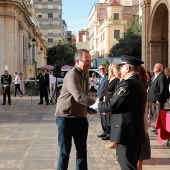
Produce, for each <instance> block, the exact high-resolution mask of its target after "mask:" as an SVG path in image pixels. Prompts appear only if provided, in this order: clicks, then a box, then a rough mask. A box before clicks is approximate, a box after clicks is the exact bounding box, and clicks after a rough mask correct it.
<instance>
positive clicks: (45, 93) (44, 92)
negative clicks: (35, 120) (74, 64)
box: [40, 87, 49, 103]
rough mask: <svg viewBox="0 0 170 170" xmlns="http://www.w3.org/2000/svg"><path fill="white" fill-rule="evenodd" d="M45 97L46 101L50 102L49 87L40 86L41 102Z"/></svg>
mask: <svg viewBox="0 0 170 170" xmlns="http://www.w3.org/2000/svg"><path fill="white" fill-rule="evenodd" d="M43 97H45V101H46V103H49V99H48V89H47V87H45V88H40V103H43Z"/></svg>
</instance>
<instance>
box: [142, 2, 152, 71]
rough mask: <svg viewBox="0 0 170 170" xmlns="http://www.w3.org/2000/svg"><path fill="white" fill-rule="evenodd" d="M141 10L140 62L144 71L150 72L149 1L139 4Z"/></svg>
mask: <svg viewBox="0 0 170 170" xmlns="http://www.w3.org/2000/svg"><path fill="white" fill-rule="evenodd" d="M140 5H141V8H142V60H143V61H144V63H145V68H146V70H151V65H150V63H151V57H150V43H149V28H150V5H151V1H150V0H143V1H142V2H141V4H140Z"/></svg>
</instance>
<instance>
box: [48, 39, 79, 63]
mask: <svg viewBox="0 0 170 170" xmlns="http://www.w3.org/2000/svg"><path fill="white" fill-rule="evenodd" d="M76 51H77V48H76V47H75V46H74V45H72V44H70V43H68V42H64V41H62V42H58V43H56V44H55V45H54V46H53V47H50V48H48V50H47V56H48V58H47V64H49V65H54V64H61V65H70V66H73V65H74V54H75V53H76Z"/></svg>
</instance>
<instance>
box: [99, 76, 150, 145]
mask: <svg viewBox="0 0 170 170" xmlns="http://www.w3.org/2000/svg"><path fill="white" fill-rule="evenodd" d="M146 98H147V95H146V87H145V85H144V83H143V81H142V80H141V79H140V77H139V76H138V75H133V76H131V77H130V78H128V79H126V80H122V81H120V82H119V83H118V87H117V90H116V92H115V94H114V95H113V98H112V99H111V101H108V102H103V103H99V110H100V112H110V111H111V112H112V116H113V119H112V120H113V122H112V126H113V128H112V129H113V131H112V132H111V133H112V135H113V136H112V141H114V142H116V143H120V144H123V145H134V144H140V143H141V139H142V135H143V133H144V112H145V105H146Z"/></svg>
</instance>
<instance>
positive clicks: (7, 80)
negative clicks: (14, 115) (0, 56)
mask: <svg viewBox="0 0 170 170" xmlns="http://www.w3.org/2000/svg"><path fill="white" fill-rule="evenodd" d="M11 81H12V77H11V75H10V74H8V66H7V65H6V66H5V69H4V74H3V75H2V76H1V84H2V91H3V103H2V105H5V104H6V95H7V96H8V104H9V105H11V94H10V84H11Z"/></svg>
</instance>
